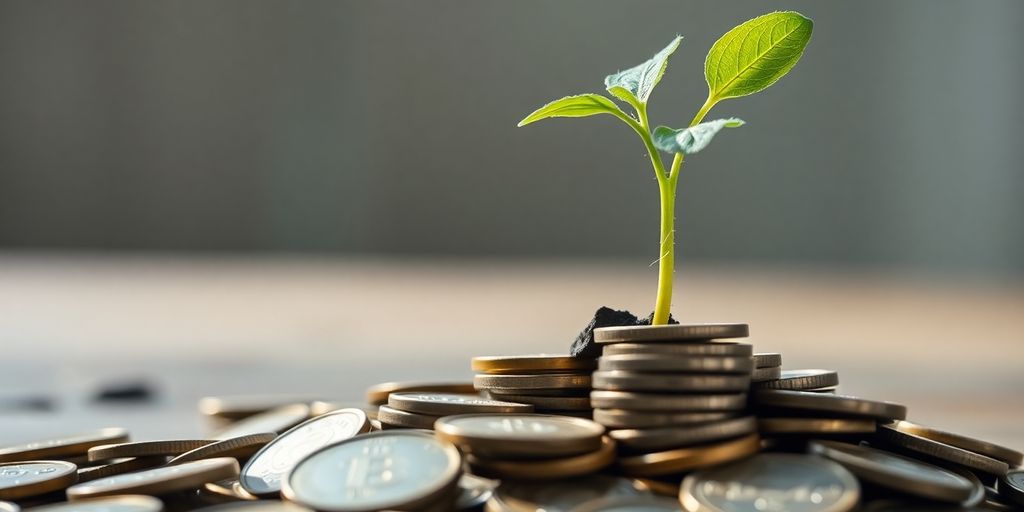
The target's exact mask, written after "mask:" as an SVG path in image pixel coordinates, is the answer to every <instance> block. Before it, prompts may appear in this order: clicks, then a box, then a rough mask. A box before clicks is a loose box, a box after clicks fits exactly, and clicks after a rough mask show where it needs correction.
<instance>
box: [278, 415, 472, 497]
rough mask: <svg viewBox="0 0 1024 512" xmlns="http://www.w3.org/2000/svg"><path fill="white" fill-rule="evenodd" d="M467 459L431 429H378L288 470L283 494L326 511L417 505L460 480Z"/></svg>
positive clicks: (309, 458)
mask: <svg viewBox="0 0 1024 512" xmlns="http://www.w3.org/2000/svg"><path fill="white" fill-rule="evenodd" d="M461 465H462V458H461V456H460V455H459V451H458V450H457V449H456V448H455V446H453V445H452V444H451V443H448V442H446V441H443V440H440V439H437V438H435V437H433V436H431V435H430V434H429V433H420V432H408V431H393V432H387V431H385V432H374V433H372V434H366V435H363V436H358V437H355V438H352V439H348V440H346V441H342V442H340V443H337V444H333V445H330V446H327V447H324V448H321V449H320V450H317V451H316V452H313V453H312V454H310V455H309V456H308V457H306V458H305V459H303V460H302V461H301V462H299V463H298V465H296V466H295V468H294V469H293V470H292V471H291V473H289V474H288V478H287V480H286V481H285V482H284V485H283V487H282V489H281V493H282V495H283V496H284V497H285V498H286V499H288V500H289V501H293V502H296V503H298V504H300V505H304V506H307V507H310V508H313V509H316V510H320V511H327V512H331V511H338V512H340V511H346V512H354V511H370V510H381V509H406V510H408V509H412V508H416V507H420V506H423V505H428V504H431V503H433V502H435V501H437V500H438V499H439V498H440V497H441V496H444V495H447V494H449V493H450V492H451V491H452V490H453V489H454V488H455V486H456V485H457V483H458V480H459V477H460V476H461V473H462V470H461Z"/></svg>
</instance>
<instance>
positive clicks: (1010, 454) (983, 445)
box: [892, 420, 1024, 467]
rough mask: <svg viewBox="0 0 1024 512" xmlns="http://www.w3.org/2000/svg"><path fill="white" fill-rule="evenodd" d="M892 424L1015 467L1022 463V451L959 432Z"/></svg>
mask: <svg viewBox="0 0 1024 512" xmlns="http://www.w3.org/2000/svg"><path fill="white" fill-rule="evenodd" d="M892 426H893V428H895V429H896V430H899V431H900V432H906V433H908V434H913V435H916V436H921V437H925V438H928V439H931V440H932V441H938V442H940V443H944V444H948V445H950V446H955V447H957V448H962V449H964V450H967V451H971V452H974V453H978V454H981V455H985V456H988V457H992V458H993V459H997V460H1001V461H1003V462H1005V463H1007V464H1008V465H1010V467H1016V466H1020V465H1021V464H1024V453H1021V452H1019V451H1017V450H1013V449H1010V448H1007V447H1005V446H1000V445H998V444H995V443H990V442H988V441H982V440H981V439H974V438H970V437H967V436H964V435H960V434H954V433H952V432H943V431H941V430H938V429H934V428H931V427H926V426H924V425H918V424H916V423H911V422H909V421H905V420H904V421H897V422H895V423H894V424H893V425H892Z"/></svg>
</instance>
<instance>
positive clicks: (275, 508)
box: [199, 500, 312, 512]
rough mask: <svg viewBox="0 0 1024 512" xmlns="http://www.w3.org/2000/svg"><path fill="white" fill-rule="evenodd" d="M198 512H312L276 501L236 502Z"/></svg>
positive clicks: (292, 504)
mask: <svg viewBox="0 0 1024 512" xmlns="http://www.w3.org/2000/svg"><path fill="white" fill-rule="evenodd" d="M199 510H200V511H201V512H312V511H311V510H310V509H308V508H306V507H303V506H300V505H296V504H294V503H288V502H286V501H277V500H260V501H236V502H234V503H222V504H220V505H213V506H212V507H204V508H201V509H199Z"/></svg>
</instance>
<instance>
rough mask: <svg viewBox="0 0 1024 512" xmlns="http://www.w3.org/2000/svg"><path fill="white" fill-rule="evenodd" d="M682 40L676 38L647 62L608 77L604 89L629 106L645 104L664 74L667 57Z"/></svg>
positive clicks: (678, 37) (681, 38) (680, 37)
mask: <svg viewBox="0 0 1024 512" xmlns="http://www.w3.org/2000/svg"><path fill="white" fill-rule="evenodd" d="M682 40H683V36H676V38H675V39H673V40H672V42H671V43H669V44H668V46H666V47H665V48H664V49H663V50H661V51H660V52H658V53H657V54H655V55H654V57H651V59H650V60H648V61H647V62H644V63H643V64H640V65H639V66H635V67H632V68H629V69H627V70H625V71H619V72H618V73H615V74H613V75H608V76H607V77H605V79H604V86H605V88H607V89H608V92H610V93H612V94H613V95H615V97H616V98H619V99H621V100H622V101H625V102H626V103H629V104H631V105H636V103H642V104H646V103H647V99H648V98H650V97H651V91H653V90H654V86H655V85H658V82H659V81H660V80H661V76H662V75H664V74H665V68H666V67H668V59H669V57H671V56H672V54H673V53H674V52H675V51H676V48H679V43H680V42H682Z"/></svg>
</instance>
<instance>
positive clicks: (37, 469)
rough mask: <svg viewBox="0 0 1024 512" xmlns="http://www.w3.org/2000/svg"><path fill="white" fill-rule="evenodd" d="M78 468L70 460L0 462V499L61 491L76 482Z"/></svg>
mask: <svg viewBox="0 0 1024 512" xmlns="http://www.w3.org/2000/svg"><path fill="white" fill-rule="evenodd" d="M77 470H78V467H77V466H75V465H74V464H72V463H70V462H63V461H56V460H40V461H26V462H4V463H0V499H4V500H17V499H21V498H26V497H29V496H38V495H41V494H46V493H48V492H53V491H59V490H61V489H64V488H66V487H67V486H69V485H71V484H73V483H74V482H75V479H76V478H77V477H78V472H77Z"/></svg>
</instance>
